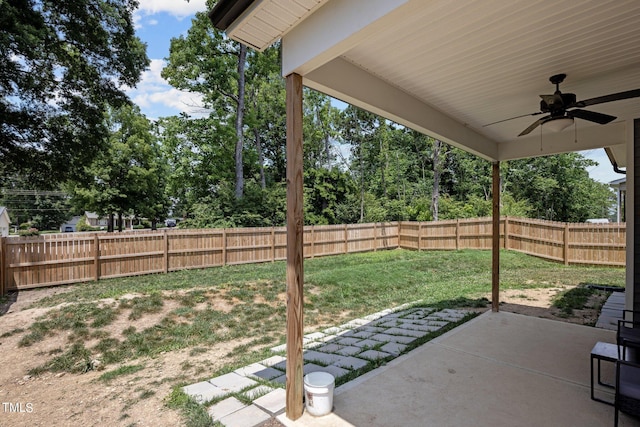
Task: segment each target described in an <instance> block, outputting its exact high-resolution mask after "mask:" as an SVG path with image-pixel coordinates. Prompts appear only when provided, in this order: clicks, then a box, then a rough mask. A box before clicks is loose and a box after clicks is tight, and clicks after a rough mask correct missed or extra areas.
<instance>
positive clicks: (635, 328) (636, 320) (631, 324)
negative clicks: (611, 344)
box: [616, 310, 640, 360]
mask: <svg viewBox="0 0 640 427" xmlns="http://www.w3.org/2000/svg"><path fill="white" fill-rule="evenodd" d="M622 313H623V318H622V319H620V320H618V331H617V333H616V341H617V344H618V359H620V360H628V358H627V347H631V348H633V349H636V350H637V349H640V313H638V315H637V316H636V313H635V312H634V311H632V310H622ZM627 313H631V318H630V319H628V320H627V318H628V316H627ZM621 350H622V354H620V351H621ZM634 358H635V355H634Z"/></svg>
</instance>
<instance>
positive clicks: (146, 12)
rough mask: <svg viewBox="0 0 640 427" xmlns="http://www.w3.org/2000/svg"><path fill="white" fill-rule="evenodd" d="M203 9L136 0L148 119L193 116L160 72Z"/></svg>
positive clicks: (612, 176)
mask: <svg viewBox="0 0 640 427" xmlns="http://www.w3.org/2000/svg"><path fill="white" fill-rule="evenodd" d="M206 10H207V7H206V4H205V0H190V1H189V2H187V1H185V0H140V8H139V9H138V11H137V12H136V14H135V20H136V28H137V29H136V31H137V34H138V36H139V37H140V38H141V39H142V41H144V42H146V43H147V55H148V56H149V58H150V59H151V65H150V67H149V69H148V70H147V71H145V73H144V74H143V76H142V80H141V81H140V83H138V85H137V87H136V88H134V89H130V90H129V91H128V94H129V96H130V97H131V99H132V100H133V101H134V102H135V103H136V104H138V106H140V109H141V110H142V112H143V113H144V114H145V115H146V116H147V117H148V118H150V119H156V118H158V117H166V116H171V115H176V114H179V113H181V112H187V113H189V114H191V115H197V113H198V111H199V108H198V105H200V97H199V96H198V95H197V94H193V93H188V92H182V91H179V90H177V89H175V88H173V87H171V86H170V85H169V84H168V83H167V82H166V81H165V80H164V79H163V78H162V77H161V76H160V72H161V71H162V68H163V67H164V65H165V61H164V58H166V57H168V56H169V46H170V42H171V38H173V37H179V36H180V35H183V34H186V32H187V30H188V29H189V27H190V26H191V19H192V18H193V16H194V14H195V13H196V12H197V11H206ZM582 154H583V155H584V156H586V157H588V158H590V159H593V160H595V161H596V162H598V163H599V165H598V166H594V167H590V168H588V172H589V175H590V176H591V177H592V178H593V179H595V180H596V181H599V182H603V183H608V182H610V181H613V180H616V179H619V178H622V177H623V175H619V174H617V173H615V172H614V171H613V168H612V166H611V163H610V162H609V160H608V158H607V155H606V154H605V152H604V150H603V149H597V150H588V151H583V152H582Z"/></svg>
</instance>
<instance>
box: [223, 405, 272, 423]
mask: <svg viewBox="0 0 640 427" xmlns="http://www.w3.org/2000/svg"><path fill="white" fill-rule="evenodd" d="M269 419H271V415H269V414H267V413H266V412H265V411H263V410H262V409H260V408H258V407H257V406H256V405H249V406H247V407H246V408H244V409H240V410H239V411H236V412H234V413H233V414H229V415H227V416H226V417H224V418H222V419H220V420H219V421H220V422H221V423H222V424H223V425H225V426H226V427H254V426H257V425H260V424H262V423H263V422H265V421H267V420H269Z"/></svg>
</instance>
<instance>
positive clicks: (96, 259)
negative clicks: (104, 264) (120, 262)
mask: <svg viewBox="0 0 640 427" xmlns="http://www.w3.org/2000/svg"><path fill="white" fill-rule="evenodd" d="M93 268H94V269H95V280H96V282H97V281H98V280H100V238H99V237H98V234H97V233H96V234H94V235H93Z"/></svg>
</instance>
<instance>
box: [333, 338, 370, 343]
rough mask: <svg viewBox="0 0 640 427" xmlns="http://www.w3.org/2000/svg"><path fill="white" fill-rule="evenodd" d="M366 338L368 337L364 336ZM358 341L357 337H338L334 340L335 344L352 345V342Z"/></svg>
mask: <svg viewBox="0 0 640 427" xmlns="http://www.w3.org/2000/svg"><path fill="white" fill-rule="evenodd" d="M366 338H369V337H366ZM358 341H360V339H358V338H357V337H348V338H340V339H338V340H337V341H336V344H340V345H352V344H353V343H356V342H358Z"/></svg>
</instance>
